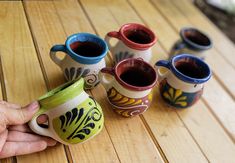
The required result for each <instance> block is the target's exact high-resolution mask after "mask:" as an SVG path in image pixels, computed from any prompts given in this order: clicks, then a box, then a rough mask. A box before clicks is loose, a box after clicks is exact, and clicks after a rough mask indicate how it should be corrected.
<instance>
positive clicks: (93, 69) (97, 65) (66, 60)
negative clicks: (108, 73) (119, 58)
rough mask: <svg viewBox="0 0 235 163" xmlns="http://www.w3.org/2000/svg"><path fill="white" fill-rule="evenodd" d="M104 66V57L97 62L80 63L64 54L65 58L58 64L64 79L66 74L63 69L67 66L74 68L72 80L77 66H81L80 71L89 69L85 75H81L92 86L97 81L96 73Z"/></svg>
mask: <svg viewBox="0 0 235 163" xmlns="http://www.w3.org/2000/svg"><path fill="white" fill-rule="evenodd" d="M105 66H106V64H105V60H104V58H103V59H101V60H100V61H99V62H98V63H95V64H82V63H79V62H76V61H75V60H74V59H72V58H71V57H70V56H69V55H66V56H65V58H64V59H63V60H62V61H61V64H60V68H61V69H62V71H63V73H64V76H65V78H66V79H67V77H66V74H65V69H66V68H68V69H70V68H72V67H74V68H75V75H74V76H73V78H72V80H74V79H75V77H76V70H77V69H78V68H79V67H82V69H83V70H82V71H84V70H85V69H89V70H90V72H89V73H88V74H87V75H86V76H85V77H84V76H82V77H84V79H85V82H86V83H88V82H89V79H90V81H91V82H92V85H93V86H95V85H96V84H97V83H98V82H99V78H98V73H99V71H100V70H101V69H102V68H104V67H105ZM67 80H71V79H67Z"/></svg>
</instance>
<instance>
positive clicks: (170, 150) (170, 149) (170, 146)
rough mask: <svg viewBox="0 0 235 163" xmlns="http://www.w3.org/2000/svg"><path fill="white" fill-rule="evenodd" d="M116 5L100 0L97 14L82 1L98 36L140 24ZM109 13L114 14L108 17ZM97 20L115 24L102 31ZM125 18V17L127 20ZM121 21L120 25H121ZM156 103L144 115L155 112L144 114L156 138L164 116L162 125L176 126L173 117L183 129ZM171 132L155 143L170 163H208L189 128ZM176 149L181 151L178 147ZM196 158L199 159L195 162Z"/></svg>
mask: <svg viewBox="0 0 235 163" xmlns="http://www.w3.org/2000/svg"><path fill="white" fill-rule="evenodd" d="M105 2H106V3H108V4H109V5H108V7H107V8H106V9H103V6H104V4H105ZM116 2H117V1H112V2H111V1H108V2H107V1H101V0H100V1H98V2H97V3H98V4H97V5H95V7H96V10H95V12H94V9H93V8H92V5H91V4H93V3H91V2H90V1H87V0H86V1H82V4H83V6H84V8H85V10H86V12H87V13H88V15H89V16H90V19H91V20H92V22H93V24H94V26H95V28H96V29H97V31H98V33H101V34H104V35H105V34H106V33H107V31H112V30H118V28H119V27H120V25H122V24H124V23H127V22H139V23H141V20H140V19H139V18H138V17H137V16H136V15H135V13H134V11H133V10H132V9H131V8H130V6H128V5H127V4H125V2H124V1H118V2H117V3H116ZM117 7H118V8H119V10H121V11H128V14H127V15H123V14H122V17H121V16H120V15H119V16H117V17H116V15H118V9H117ZM115 8H116V9H115ZM92 11H93V12H92ZM109 11H110V12H112V14H109ZM115 11H117V12H115ZM111 15H113V17H114V18H113V20H112V17H111ZM98 17H102V18H103V19H105V20H109V22H112V23H109V25H106V26H105V28H108V27H110V28H109V29H106V31H104V29H103V28H99V25H98V23H99V19H98ZM123 17H125V19H124V18H123ZM122 18H123V19H124V20H123V19H122ZM132 18H133V19H132ZM122 20H123V21H122ZM118 22H120V24H119V23H118ZM152 29H153V30H154V31H156V30H155V29H154V28H152ZM158 49H161V48H160V47H159V46H158ZM160 51H162V50H160ZM155 53H156V55H153V58H152V61H153V62H155V61H156V60H157V58H165V57H164V54H165V53H160V52H159V51H155V50H154V49H153V54H155ZM153 62H152V63H153ZM156 103H157V104H156V105H154V104H152V105H153V106H151V108H149V110H148V111H147V112H146V113H145V114H147V113H148V112H150V110H152V109H153V110H154V112H151V113H152V114H148V115H150V116H145V114H144V117H145V119H146V121H148V119H149V118H152V119H154V121H148V122H150V123H151V124H149V125H150V127H151V130H152V132H153V134H154V136H155V137H156V135H157V134H159V132H158V130H160V129H162V128H164V127H163V126H161V123H156V122H158V120H159V117H162V119H160V121H163V123H169V124H173V123H174V122H172V121H169V120H171V118H173V117H174V119H175V121H177V123H179V124H180V125H181V126H183V124H182V123H181V120H180V119H179V118H178V116H177V114H176V113H175V112H174V111H173V113H172V114H173V115H172V116H170V117H168V113H167V112H164V111H161V110H159V108H158V106H159V105H158V101H157V102H156ZM106 119H107V118H106ZM166 130H168V129H166ZM169 130H170V131H169V132H172V133H174V134H170V136H168V137H166V141H161V140H159V139H158V137H156V140H157V141H158V143H159V144H160V147H161V148H162V150H163V152H164V153H165V155H166V157H167V159H168V161H170V162H172V161H176V160H177V161H178V162H184V161H185V162H187V161H191V162H192V161H199V162H206V159H205V158H204V156H203V154H202V153H201V151H200V149H199V148H198V147H197V144H196V143H195V142H194V140H193V139H192V137H191V135H190V134H189V133H188V131H187V130H186V128H184V127H180V128H179V129H178V128H177V127H176V129H175V130H174V129H173V128H170V129H169ZM175 137H178V138H180V139H179V140H177V142H176V141H175ZM185 140H187V143H186V144H185V145H181V146H177V145H175V143H178V142H182V143H185ZM166 143H167V144H166ZM176 146H177V148H178V149H177V148H175V147H176ZM174 149H175V150H174ZM179 151H181V152H179ZM189 151H190V152H189ZM192 151H193V152H192ZM176 153H177V154H176ZM191 153H193V155H191ZM195 157H196V158H197V159H195ZM185 158H187V159H185Z"/></svg>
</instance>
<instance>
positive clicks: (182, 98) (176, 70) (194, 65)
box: [155, 54, 212, 108]
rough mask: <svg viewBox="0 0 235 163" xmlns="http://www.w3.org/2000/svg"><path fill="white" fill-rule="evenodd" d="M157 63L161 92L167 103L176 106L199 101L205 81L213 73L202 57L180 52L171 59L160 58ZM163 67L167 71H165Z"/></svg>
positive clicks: (184, 105)
mask: <svg viewBox="0 0 235 163" xmlns="http://www.w3.org/2000/svg"><path fill="white" fill-rule="evenodd" d="M155 65H156V67H157V73H158V75H159V89H160V94H161V96H162V98H163V100H164V101H165V102H166V103H168V104H169V105H171V106H173V107H175V108H187V107H189V106H192V105H193V104H194V103H195V102H197V101H198V100H199V99H200V97H201V95H202V92H203V87H204V83H205V82H207V81H208V80H209V79H210V77H211V74H212V73H211V70H210V68H209V66H208V65H207V64H206V63H205V62H204V61H203V60H202V59H200V58H198V57H195V56H193V55H190V54H179V55H177V56H174V57H172V58H171V59H170V60H169V61H167V60H160V61H158V62H157V63H156V64H155ZM162 67H163V68H166V69H167V71H164V72H163V71H162V70H161V69H162Z"/></svg>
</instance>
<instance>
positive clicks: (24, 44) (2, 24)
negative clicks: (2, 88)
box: [0, 2, 67, 163]
mask: <svg viewBox="0 0 235 163" xmlns="http://www.w3.org/2000/svg"><path fill="white" fill-rule="evenodd" d="M0 6H1V10H0V16H1V18H0V29H1V30H0V32H1V33H0V35H1V39H0V49H1V56H2V64H3V71H4V75H5V76H4V77H5V85H6V91H7V99H8V101H11V102H15V103H19V104H21V105H25V104H27V103H29V102H30V101H32V100H34V99H36V98H38V97H39V96H40V95H42V94H43V93H45V92H46V86H45V83H44V80H43V76H42V73H41V70H40V65H39V63H38V59H37V55H36V52H35V48H34V45H33V41H32V38H31V35H30V31H29V28H28V24H27V21H26V18H25V15H24V10H23V7H22V3H21V2H1V3H0ZM55 151H56V152H57V154H55ZM58 154H59V155H58ZM52 159H53V160H55V161H56V162H63V163H64V162H66V161H67V159H66V156H65V153H64V150H63V147H62V146H56V147H54V148H53V149H52V148H50V149H47V150H46V151H43V152H40V153H37V154H33V155H25V156H18V157H17V161H18V162H24V163H26V162H32V160H34V162H46V161H47V160H52Z"/></svg>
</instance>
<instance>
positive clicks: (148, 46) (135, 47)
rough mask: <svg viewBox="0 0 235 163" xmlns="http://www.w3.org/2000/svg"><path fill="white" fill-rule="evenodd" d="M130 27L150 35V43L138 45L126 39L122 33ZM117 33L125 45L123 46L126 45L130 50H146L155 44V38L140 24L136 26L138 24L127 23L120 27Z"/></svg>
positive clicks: (152, 33) (151, 32) (150, 31)
mask: <svg viewBox="0 0 235 163" xmlns="http://www.w3.org/2000/svg"><path fill="white" fill-rule="evenodd" d="M130 27H135V28H139V29H141V30H143V31H145V32H146V33H148V34H149V35H150V38H151V42H149V43H146V44H140V43H136V42H133V41H131V40H130V39H128V38H127V37H126V35H125V34H124V32H125V31H126V29H127V28H130ZM119 33H120V36H121V38H122V39H121V40H122V41H123V42H124V43H125V45H127V46H128V47H130V48H133V49H137V50H146V49H148V48H150V47H151V46H153V45H154V44H155V43H156V42H157V37H156V35H155V34H154V32H153V31H152V30H150V29H149V28H147V27H146V26H144V25H142V24H138V23H127V24H124V25H122V26H121V28H120V30H119Z"/></svg>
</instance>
